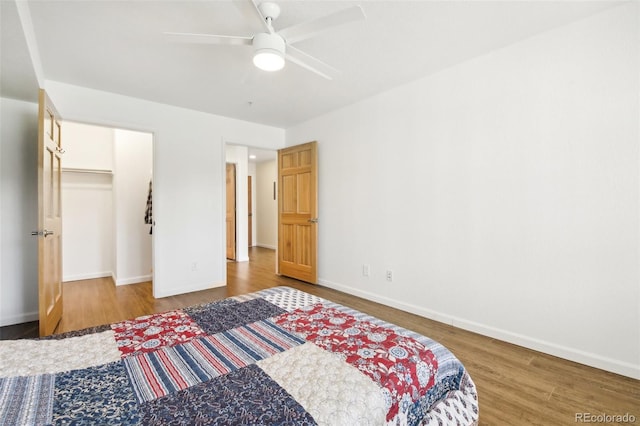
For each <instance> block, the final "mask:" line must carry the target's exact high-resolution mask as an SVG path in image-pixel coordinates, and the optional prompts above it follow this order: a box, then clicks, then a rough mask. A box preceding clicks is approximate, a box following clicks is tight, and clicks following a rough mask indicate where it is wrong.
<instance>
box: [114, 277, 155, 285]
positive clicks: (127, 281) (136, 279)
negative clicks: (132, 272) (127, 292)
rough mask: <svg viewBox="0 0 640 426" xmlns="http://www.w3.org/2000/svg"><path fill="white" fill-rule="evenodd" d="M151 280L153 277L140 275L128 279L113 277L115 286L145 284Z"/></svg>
mask: <svg viewBox="0 0 640 426" xmlns="http://www.w3.org/2000/svg"><path fill="white" fill-rule="evenodd" d="M152 279H153V275H140V276H138V277H129V278H116V277H115V276H113V282H114V283H116V285H128V284H138V283H145V282H147V281H151V280H152Z"/></svg>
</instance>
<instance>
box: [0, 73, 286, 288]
mask: <svg viewBox="0 0 640 426" xmlns="http://www.w3.org/2000/svg"><path fill="white" fill-rule="evenodd" d="M45 88H46V89H47V91H48V92H49V95H50V97H51V99H52V100H53V102H54V104H55V105H56V107H57V109H58V110H59V112H60V114H61V116H62V117H63V118H64V119H67V120H73V121H80V122H85V123H94V124H98V125H104V126H110V127H115V128H126V129H132V130H138V131H146V132H150V133H152V134H153V143H154V164H153V170H154V200H153V213H154V220H155V222H156V225H155V228H154V236H153V238H154V265H153V272H154V274H153V275H154V277H153V279H154V295H155V296H156V297H165V296H170V295H173V294H180V293H185V292H190V291H196V290H201V289H205V288H211V287H215V286H221V285H224V283H225V281H226V262H225V258H224V248H225V247H224V242H225V239H224V238H225V237H224V164H225V157H224V141H233V143H238V144H243V145H251V146H255V147H258V148H266V149H279V148H282V147H283V145H284V130H282V129H279V128H275V127H270V126H265V125H260V124H254V123H249V122H245V121H241V120H234V119H229V118H225V117H221V116H215V115H211V114H205V113H201V112H197V111H192V110H187V109H184V108H178V107H173V106H168V105H164V104H158V103H154V102H149V101H144V100H141V99H136V98H131V97H127V96H122V95H117V94H113V93H107V92H101V91H97V90H93V89H87V88H83V87H79V86H73V85H69V84H65V83H59V82H54V81H47V83H46V85H45ZM205 229H206V232H204V231H203V230H205ZM3 232H4V231H3ZM193 263H197V264H198V268H196V270H192V269H193V268H192V265H193Z"/></svg>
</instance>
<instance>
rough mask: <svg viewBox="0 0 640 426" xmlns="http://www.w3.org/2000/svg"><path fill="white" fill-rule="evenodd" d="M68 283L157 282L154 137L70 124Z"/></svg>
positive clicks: (65, 183)
mask: <svg viewBox="0 0 640 426" xmlns="http://www.w3.org/2000/svg"><path fill="white" fill-rule="evenodd" d="M62 131H63V132H64V149H65V154H64V163H63V166H64V167H63V169H62V226H63V228H64V238H63V242H62V252H63V281H65V282H66V281H78V280H86V279H93V278H102V277H111V278H112V279H113V282H114V284H115V285H124V284H133V283H140V282H146V281H152V276H153V272H152V267H153V266H152V265H153V234H152V228H151V226H152V225H151V223H145V222H151V219H152V216H151V215H152V208H151V205H149V206H148V205H147V203H148V202H150V201H151V200H150V196H151V195H152V192H151V185H152V178H153V135H152V134H150V133H145V132H137V131H131V130H124V129H114V128H109V127H102V126H95V125H88V124H83V123H75V122H64V123H63V129H62Z"/></svg>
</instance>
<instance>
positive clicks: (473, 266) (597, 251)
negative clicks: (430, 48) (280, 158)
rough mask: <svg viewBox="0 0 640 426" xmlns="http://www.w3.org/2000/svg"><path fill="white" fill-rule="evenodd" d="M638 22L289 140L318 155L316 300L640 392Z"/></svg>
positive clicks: (597, 31)
mask: <svg viewBox="0 0 640 426" xmlns="http://www.w3.org/2000/svg"><path fill="white" fill-rule="evenodd" d="M639 13H640V12H639V11H638V4H637V3H633V4H627V5H625V6H622V7H618V8H615V9H610V10H609V11H606V12H604V13H601V14H599V15H595V16H593V17H590V18H587V19H585V20H583V21H579V22H576V23H573V24H570V25H568V26H565V27H562V28H559V29H557V30H554V31H550V32H547V33H545V34H542V35H539V36H536V37H532V38H530V39H528V40H525V41H523V42H520V43H517V44H514V45H512V46H509V47H506V48H504V49H501V50H498V51H495V52H493V53H491V54H488V55H485V56H482V57H479V58H476V59H474V60H471V61H468V62H466V63H463V64H461V65H458V66H455V67H453V68H450V69H448V70H445V71H442V72H440V73H438V74H436V75H432V76H429V77H426V78H424V79H421V80H419V81H416V82H414V83H411V84H408V85H406V86H404V87H400V88H397V89H394V90H391V91H389V92H386V93H383V94H380V95H377V96H374V97H372V98H370V99H368V100H365V101H362V102H359V103H356V104H354V105H351V106H349V107H346V108H344V109H341V110H339V111H335V112H333V113H329V114H327V115H325V116H323V117H318V118H316V119H314V120H311V121H309V122H306V123H303V124H301V125H298V126H296V127H294V128H290V129H287V135H286V136H287V145H294V144H298V143H303V142H307V141H309V140H314V139H315V140H318V142H319V158H320V162H319V164H320V166H319V167H320V171H319V179H320V180H319V206H320V212H319V218H320V222H319V262H320V263H319V276H320V282H321V283H322V284H324V285H326V286H329V287H334V288H337V289H340V290H345V291H347V292H349V293H353V294H357V295H361V296H364V297H367V298H370V299H373V300H378V301H382V302H383V303H387V304H391V305H394V306H397V307H400V308H402V309H405V310H408V311H411V312H415V313H418V314H420V315H424V316H426V317H431V318H435V319H437V320H440V321H443V322H447V323H450V324H453V325H456V326H458V327H462V328H466V329H470V330H474V331H478V332H480V333H483V334H485V335H489V336H494V337H497V338H500V339H504V340H507V341H511V342H514V343H517V344H521V345H524V346H528V347H531V348H534V349H539V350H542V351H545V352H548V353H551V354H555V355H558V356H561V357H565V358H569V359H572V360H576V361H578V362H582V363H586V364H590V365H593V366H596V367H601V368H604V369H608V370H611V371H615V372H618V373H621V374H625V375H629V376H632V377H635V378H640V306H639V301H640V295H639V287H640V286H639V284H638V283H639V282H640V273H639V266H638V265H639V263H640V262H639V260H640V250H639V240H640V231H639V219H640V210H639V194H640V190H639V186H640V185H639V168H640V167H639V165H640V164H639V163H640V161H639V159H640V155H639V147H638V145H639V144H638V140H639V136H640V135H639V133H640V132H639V127H640V126H639V117H640V107H639V103H638V99H639V93H640V84H639V78H640V77H639V76H640V65H639V57H638V55H639V51H640V49H639V34H638V28H639V24H640V22H639ZM365 263H366V264H370V265H371V276H370V277H369V278H365V277H363V276H362V274H361V271H362V265H363V264H365ZM386 269H391V270H393V273H394V281H393V282H392V283H389V282H387V281H386V280H385V270H386Z"/></svg>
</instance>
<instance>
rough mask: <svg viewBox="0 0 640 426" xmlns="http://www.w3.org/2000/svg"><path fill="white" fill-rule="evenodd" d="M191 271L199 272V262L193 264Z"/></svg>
mask: <svg viewBox="0 0 640 426" xmlns="http://www.w3.org/2000/svg"><path fill="white" fill-rule="evenodd" d="M191 270H192V271H197V270H198V262H193V263H192V264H191Z"/></svg>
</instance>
